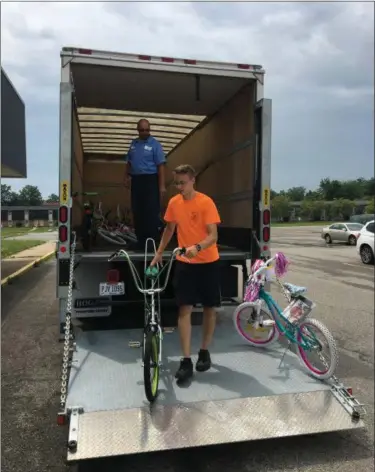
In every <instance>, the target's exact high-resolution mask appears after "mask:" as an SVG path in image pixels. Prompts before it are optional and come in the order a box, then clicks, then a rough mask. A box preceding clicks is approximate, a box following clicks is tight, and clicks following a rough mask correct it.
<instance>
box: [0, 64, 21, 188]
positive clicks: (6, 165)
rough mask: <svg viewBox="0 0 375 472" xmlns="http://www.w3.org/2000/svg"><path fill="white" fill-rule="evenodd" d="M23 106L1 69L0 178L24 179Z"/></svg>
mask: <svg viewBox="0 0 375 472" xmlns="http://www.w3.org/2000/svg"><path fill="white" fill-rule="evenodd" d="M25 121H26V120H25V104H24V102H23V100H22V98H21V97H20V96H19V94H18V92H17V90H16V89H15V88H14V86H13V84H12V82H11V81H10V79H9V77H8V76H7V74H6V73H5V71H4V70H3V68H1V177H2V178H7V179H9V178H17V179H20V178H24V179H25V178H26V177H27V165H26V125H25Z"/></svg>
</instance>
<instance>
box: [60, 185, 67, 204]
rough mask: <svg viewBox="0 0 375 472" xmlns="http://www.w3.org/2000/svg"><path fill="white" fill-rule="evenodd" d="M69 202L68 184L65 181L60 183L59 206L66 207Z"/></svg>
mask: <svg viewBox="0 0 375 472" xmlns="http://www.w3.org/2000/svg"><path fill="white" fill-rule="evenodd" d="M68 200H69V183H68V181H67V180H63V181H62V182H61V188H60V203H61V205H66V204H67V203H68Z"/></svg>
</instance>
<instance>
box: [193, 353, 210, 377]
mask: <svg viewBox="0 0 375 472" xmlns="http://www.w3.org/2000/svg"><path fill="white" fill-rule="evenodd" d="M210 367H211V356H210V353H209V352H208V351H207V350H206V349H201V350H200V351H199V353H198V360H197V365H196V366H195V368H196V369H197V371H198V372H205V371H206V370H208V369H209V368H210Z"/></svg>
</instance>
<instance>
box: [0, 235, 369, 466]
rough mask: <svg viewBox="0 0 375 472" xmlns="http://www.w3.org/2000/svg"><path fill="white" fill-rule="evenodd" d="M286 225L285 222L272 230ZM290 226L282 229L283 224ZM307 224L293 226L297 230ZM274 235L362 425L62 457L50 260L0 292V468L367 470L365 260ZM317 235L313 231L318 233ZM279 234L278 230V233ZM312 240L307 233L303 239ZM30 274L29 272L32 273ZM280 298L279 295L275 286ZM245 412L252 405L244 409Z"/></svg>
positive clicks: (338, 248) (347, 250) (63, 439)
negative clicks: (71, 459)
mask: <svg viewBox="0 0 375 472" xmlns="http://www.w3.org/2000/svg"><path fill="white" fill-rule="evenodd" d="M279 230H283V231H285V229H284V228H278V231H279ZM288 230H289V231H290V229H288ZM306 232H307V230H306V229H304V231H300V237H302V235H303V234H305V233H306ZM294 236H295V233H293V234H290V235H288V233H285V232H284V233H283V234H282V235H281V236H277V235H275V241H276V242H275V243H274V246H273V249H275V250H281V251H283V252H284V253H285V254H286V255H287V256H288V257H289V258H290V259H291V262H292V263H291V266H290V271H289V273H288V274H287V277H286V280H288V281H290V282H294V283H297V284H301V285H306V286H307V287H308V288H309V296H310V297H311V298H312V299H313V300H314V301H315V302H316V303H317V308H316V317H317V318H319V319H321V320H322V321H323V322H324V323H326V324H327V326H328V327H329V328H330V330H331V331H332V332H333V334H334V336H335V337H336V339H337V342H338V346H339V352H340V365H339V372H338V374H339V376H340V377H341V378H342V379H343V380H344V381H345V383H347V384H348V385H351V386H352V387H353V391H354V394H355V395H357V396H358V397H359V399H360V400H361V401H363V402H365V403H367V404H368V405H369V406H368V415H367V417H366V418H365V423H366V427H367V428H366V429H365V430H360V431H354V432H339V433H332V434H325V435H315V436H309V437H297V438H290V439H278V440H272V441H259V442H250V443H246V444H236V445H225V446H217V447H210V448H204V449H195V450H194V451H191V450H186V451H173V452H167V453H156V454H150V455H139V456H133V457H126V458H118V459H108V460H96V461H88V462H86V463H83V464H81V465H80V466H79V468H74V467H73V468H69V467H68V466H67V465H65V463H64V455H65V444H66V439H67V431H66V430H64V429H61V428H59V427H58V426H55V424H56V412H57V408H58V400H59V386H60V384H59V374H60V364H61V352H62V346H61V344H59V343H58V342H57V330H58V322H57V302H56V300H55V261H49V262H47V263H46V264H43V266H41V267H40V268H39V269H38V271H37V272H31V273H32V274H33V277H32V278H30V274H31V273H29V274H27V275H26V276H25V277H24V278H23V279H22V282H21V281H20V283H19V284H18V285H17V286H10V287H5V288H4V289H3V290H2V303H3V316H4V311H5V312H6V315H7V316H6V317H5V321H4V322H3V326H2V333H1V336H2V398H1V401H2V467H1V470H2V471H4V472H21V471H22V472H24V471H25V470H30V471H38V472H47V471H48V472H66V471H68V470H71V471H72V470H73V471H74V472H76V471H77V470H79V472H99V471H100V472H101V471H102V470H103V468H104V467H108V468H109V469H110V470H111V472H120V471H121V472H122V471H124V470H126V471H127V472H140V471H142V472H148V471H149V472H159V471H161V470H163V471H164V472H191V471H192V470H194V471H196V472H211V471H215V472H216V471H219V472H226V471H229V470H230V471H232V470H236V471H237V472H250V471H257V472H266V471H271V472H297V471H298V472H353V471H355V472H369V471H372V470H374V462H373V443H374V408H373V405H374V362H373V361H374V358H373V352H374V348H373V343H374V341H373V339H374V338H373V329H374V268H373V267H367V266H364V265H363V264H362V263H361V262H360V261H359V260H358V257H357V254H356V250H355V248H350V247H345V246H332V247H325V246H324V245H316V246H312V245H308V244H306V245H305V246H304V245H300V244H295V243H294V242H293V237H294ZM317 236H318V237H319V235H317ZM279 238H282V240H280V239H279ZM312 241H313V239H312ZM34 274H36V275H34ZM277 297H278V298H279V297H280V294H277ZM248 414H249V415H254V414H255V415H256V414H257V412H253V411H249V412H248Z"/></svg>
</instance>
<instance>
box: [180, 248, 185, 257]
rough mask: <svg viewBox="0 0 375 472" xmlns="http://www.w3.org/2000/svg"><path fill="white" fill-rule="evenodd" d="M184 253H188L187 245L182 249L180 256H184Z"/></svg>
mask: <svg viewBox="0 0 375 472" xmlns="http://www.w3.org/2000/svg"><path fill="white" fill-rule="evenodd" d="M184 254H186V247H182V248H181V249H180V256H183V255H184Z"/></svg>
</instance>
